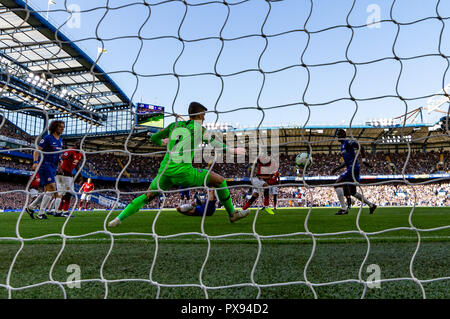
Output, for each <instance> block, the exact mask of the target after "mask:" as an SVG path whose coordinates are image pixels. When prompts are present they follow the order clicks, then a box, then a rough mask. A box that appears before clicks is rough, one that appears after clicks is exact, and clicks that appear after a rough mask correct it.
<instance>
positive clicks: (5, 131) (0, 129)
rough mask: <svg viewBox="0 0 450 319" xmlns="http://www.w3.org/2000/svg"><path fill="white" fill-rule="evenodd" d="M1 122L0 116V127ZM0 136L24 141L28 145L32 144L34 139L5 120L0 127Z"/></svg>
mask: <svg viewBox="0 0 450 319" xmlns="http://www.w3.org/2000/svg"><path fill="white" fill-rule="evenodd" d="M2 122H3V116H1V115H0V125H1V124H2ZM0 135H3V136H6V137H10V138H14V139H16V140H21V141H26V142H29V143H34V139H33V137H32V136H31V135H29V134H28V133H26V132H25V131H23V130H21V129H20V128H18V127H17V126H15V125H14V124H12V123H11V122H10V121H8V120H6V119H5V121H4V123H3V125H1V126H0Z"/></svg>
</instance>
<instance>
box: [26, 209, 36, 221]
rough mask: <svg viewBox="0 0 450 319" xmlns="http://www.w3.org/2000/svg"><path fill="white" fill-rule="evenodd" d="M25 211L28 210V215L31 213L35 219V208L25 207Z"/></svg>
mask: <svg viewBox="0 0 450 319" xmlns="http://www.w3.org/2000/svg"><path fill="white" fill-rule="evenodd" d="M25 211H26V212H27V214H28V215H30V217H31V219H34V209H31V208H28V207H27V208H25Z"/></svg>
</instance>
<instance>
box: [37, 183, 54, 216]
mask: <svg viewBox="0 0 450 319" xmlns="http://www.w3.org/2000/svg"><path fill="white" fill-rule="evenodd" d="M55 191H56V184H55V183H50V184H47V185H44V194H43V197H42V201H41V205H40V207H39V211H38V214H37V216H36V218H37V219H47V216H45V210H46V209H47V208H48V207H49V203H50V202H51V201H52V199H53V198H54V197H53V196H52V193H54V192H55Z"/></svg>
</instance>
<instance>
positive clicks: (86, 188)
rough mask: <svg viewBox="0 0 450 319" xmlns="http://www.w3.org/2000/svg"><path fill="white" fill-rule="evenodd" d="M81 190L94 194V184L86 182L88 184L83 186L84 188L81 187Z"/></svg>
mask: <svg viewBox="0 0 450 319" xmlns="http://www.w3.org/2000/svg"><path fill="white" fill-rule="evenodd" d="M81 189H82V190H83V192H85V193H87V192H92V191H93V190H94V184H93V183H88V182H86V183H84V184H83V186H81Z"/></svg>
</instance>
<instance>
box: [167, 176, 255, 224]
mask: <svg viewBox="0 0 450 319" xmlns="http://www.w3.org/2000/svg"><path fill="white" fill-rule="evenodd" d="M173 181H174V183H176V184H180V185H183V186H184V187H198V186H205V185H206V186H209V187H215V188H216V191H217V197H218V199H219V201H220V202H221V203H222V205H223V206H224V207H225V210H226V211H227V213H228V217H229V218H230V222H232V223H234V222H235V221H237V220H239V219H241V218H244V217H247V216H248V214H250V211H245V210H243V211H235V209H234V205H233V201H232V199H231V194H230V190H229V189H228V185H227V181H226V180H225V178H224V177H222V176H221V175H219V174H217V173H215V172H211V171H208V170H206V169H196V168H192V169H190V171H189V172H186V174H183V176H177V177H174V179H173Z"/></svg>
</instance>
